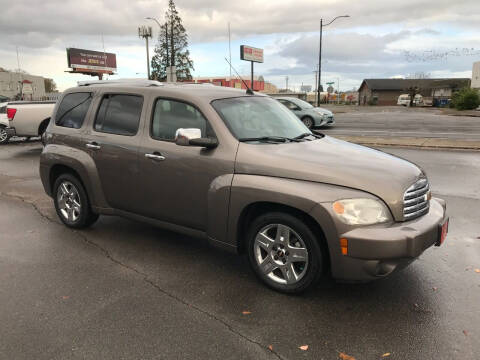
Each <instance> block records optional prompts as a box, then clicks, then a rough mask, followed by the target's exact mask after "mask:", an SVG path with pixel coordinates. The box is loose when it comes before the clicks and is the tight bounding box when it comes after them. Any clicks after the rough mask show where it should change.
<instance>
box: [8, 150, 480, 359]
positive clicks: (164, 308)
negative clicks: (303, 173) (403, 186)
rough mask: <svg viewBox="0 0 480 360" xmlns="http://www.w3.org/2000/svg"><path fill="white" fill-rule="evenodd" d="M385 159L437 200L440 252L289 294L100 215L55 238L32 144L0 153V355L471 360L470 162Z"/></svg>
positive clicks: (474, 238) (183, 240) (477, 338)
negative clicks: (445, 213)
mask: <svg viewBox="0 0 480 360" xmlns="http://www.w3.org/2000/svg"><path fill="white" fill-rule="evenodd" d="M385 151H387V152H390V153H393V154H396V155H399V156H401V157H404V158H407V159H409V160H411V161H413V162H415V163H417V164H419V165H420V166H422V167H423V168H424V169H425V170H426V172H427V174H428V175H429V177H430V180H431V185H432V189H433V193H434V195H435V196H440V197H443V198H444V199H446V200H447V202H448V209H449V213H450V221H451V222H450V224H451V225H450V233H449V236H448V238H447V240H446V243H445V244H444V245H443V246H442V247H439V248H430V249H428V250H427V251H426V252H425V253H424V254H423V255H422V256H421V257H420V259H419V260H418V261H416V262H414V263H413V264H412V265H411V266H410V267H409V268H407V269H405V270H404V271H403V272H399V273H396V274H393V275H392V276H391V277H389V278H386V279H382V280H379V281H376V282H372V283H368V284H355V285H352V284H337V283H334V282H333V281H330V282H327V283H324V284H321V285H319V286H318V287H317V288H316V289H315V290H313V291H311V292H308V293H306V294H304V295H302V296H287V295H282V294H279V293H276V292H273V291H271V290H269V289H267V288H265V287H264V286H263V285H262V284H260V283H259V282H258V281H257V280H256V278H255V277H254V275H253V273H252V272H251V271H250V270H249V268H248V264H247V261H246V259H244V258H242V257H237V256H235V255H232V254H229V253H224V252H222V251H220V250H216V249H212V248H210V247H209V246H208V245H207V244H206V242H204V241H203V240H198V239H194V238H189V237H185V236H181V235H178V234H175V233H171V232H168V231H164V230H161V229H158V228H155V227H153V226H150V225H146V224H142V223H137V222H133V221H130V220H126V219H122V218H117V217H105V216H104V217H101V219H100V220H99V221H98V222H97V223H96V224H95V225H94V226H93V227H92V228H90V229H88V230H84V231H72V230H70V229H67V228H66V227H64V226H62V225H61V224H60V222H59V220H58V219H57V217H56V215H55V213H54V208H53V204H52V202H51V200H50V199H49V198H48V197H46V196H45V195H44V193H43V188H42V186H41V183H40V180H39V178H38V157H39V154H40V152H41V144H39V143H38V142H29V143H23V142H14V143H12V144H8V145H5V146H0V229H1V233H0V304H2V306H1V307H0V320H1V322H2V326H1V327H0V357H1V358H4V359H99V358H105V359H107V358H108V359H214V358H215V359H216V358H218V359H239V358H242V359H243V358H244V359H338V358H339V355H340V354H342V353H343V354H348V355H350V356H353V357H354V358H355V359H357V360H358V359H382V358H388V359H478V358H479V354H480V301H479V299H480V270H479V272H476V271H475V270H476V269H480V224H479V222H478V214H479V211H478V209H479V208H480V180H479V179H480V155H479V154H480V153H479V152H469V151H441V150H418V149H395V148H388V149H385ZM302 345H308V350H306V351H303V350H301V349H299V347H300V346H302ZM387 354H388V355H387ZM382 356H384V357H382Z"/></svg>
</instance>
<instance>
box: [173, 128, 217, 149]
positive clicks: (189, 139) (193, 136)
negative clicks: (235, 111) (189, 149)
mask: <svg viewBox="0 0 480 360" xmlns="http://www.w3.org/2000/svg"><path fill="white" fill-rule="evenodd" d="M175 144H177V145H180V146H199V147H204V148H209V149H211V148H214V147H217V146H218V141H217V139H212V138H202V131H201V130H200V129H193V128H192V129H183V128H180V129H178V130H177V131H176V133H175Z"/></svg>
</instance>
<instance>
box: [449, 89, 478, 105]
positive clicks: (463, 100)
mask: <svg viewBox="0 0 480 360" xmlns="http://www.w3.org/2000/svg"><path fill="white" fill-rule="evenodd" d="M479 105H480V95H479V93H478V91H477V90H475V89H471V88H463V89H461V90H460V91H457V92H456V93H454V94H453V96H452V101H451V103H450V106H451V107H454V108H455V109H457V110H473V109H476V108H477V107H478V106H479Z"/></svg>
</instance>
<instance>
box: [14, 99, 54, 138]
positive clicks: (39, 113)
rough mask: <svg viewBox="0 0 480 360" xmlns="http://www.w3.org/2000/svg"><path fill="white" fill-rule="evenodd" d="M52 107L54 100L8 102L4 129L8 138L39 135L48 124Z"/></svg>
mask: <svg viewBox="0 0 480 360" xmlns="http://www.w3.org/2000/svg"><path fill="white" fill-rule="evenodd" d="M54 107H55V101H42V102H40V101H32V102H28V101H13V102H9V103H8V105H7V118H8V127H7V128H6V129H5V132H6V134H7V136H8V138H10V137H11V136H20V137H35V136H41V135H42V134H43V132H44V131H45V129H46V128H47V126H48V123H49V121H50V116H51V115H52V112H53V108H54ZM7 141H8V139H7Z"/></svg>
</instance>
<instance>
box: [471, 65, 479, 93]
mask: <svg viewBox="0 0 480 360" xmlns="http://www.w3.org/2000/svg"><path fill="white" fill-rule="evenodd" d="M472 88H474V89H480V61H477V62H475V63H473V70H472Z"/></svg>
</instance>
